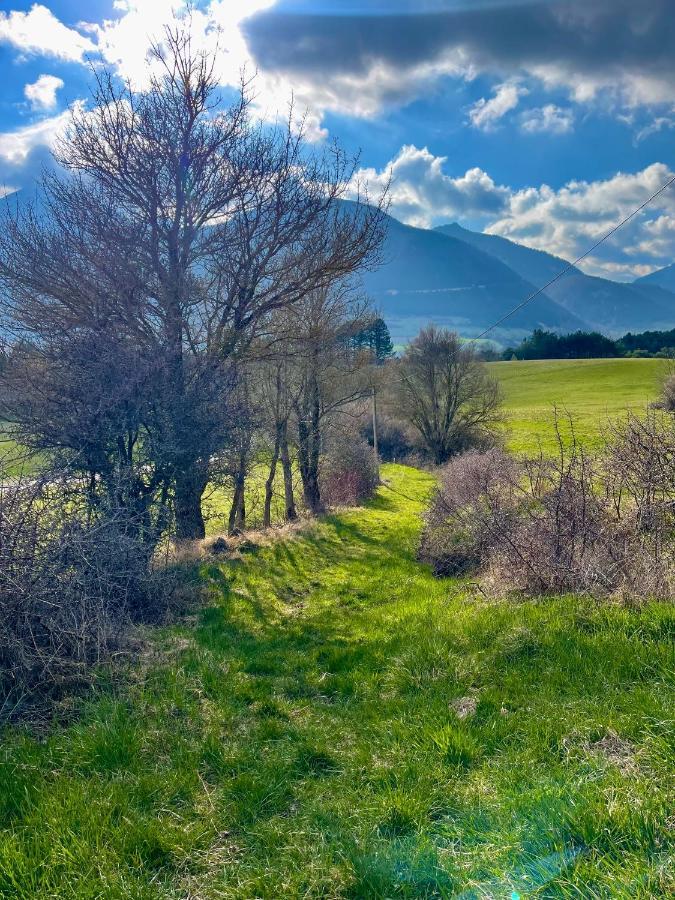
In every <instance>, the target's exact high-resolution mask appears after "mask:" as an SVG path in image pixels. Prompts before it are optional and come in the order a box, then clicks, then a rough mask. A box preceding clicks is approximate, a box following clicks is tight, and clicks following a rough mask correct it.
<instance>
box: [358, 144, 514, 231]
mask: <svg viewBox="0 0 675 900" xmlns="http://www.w3.org/2000/svg"><path fill="white" fill-rule="evenodd" d="M446 163H447V157H445V156H434V155H433V154H432V153H430V152H429V150H428V149H427V148H426V147H424V148H419V147H415V146H414V145H407V146H404V147H401V150H400V151H399V153H398V154H397V155H396V157H395V158H394V159H392V161H391V162H390V163H389V165H388V166H386V167H385V168H384V169H382V170H380V171H379V172H378V171H377V170H375V169H372V168H364V169H360V170H359V172H358V173H357V176H356V179H355V180H356V181H357V182H359V183H360V184H363V185H365V186H366V187H367V188H368V191H369V193H370V194H373V195H377V194H379V193H380V192H381V191H382V189H383V188H384V187H385V186H386V185H387V184H389V185H390V188H389V199H390V202H391V213H392V215H393V216H395V217H396V218H399V219H401V220H402V221H404V222H406V223H408V224H410V225H417V226H421V227H428V226H429V225H433V224H436V223H437V222H439V221H447V220H448V219H452V218H458V217H467V218H479V217H485V216H491V217H494V216H495V215H496V214H498V213H499V212H501V211H502V210H503V209H504V207H505V204H507V202H508V199H509V196H510V192H509V190H508V189H507V188H504V187H500V186H499V185H496V184H495V183H494V181H493V180H492V179H491V178H490V176H489V175H488V174H487V173H486V172H484V171H483V170H482V169H478V168H474V169H469V170H468V171H467V172H465V173H464V175H461V176H459V177H457V178H453V177H451V176H450V175H447V174H445V172H444V171H443V168H444V166H445V164H446Z"/></svg>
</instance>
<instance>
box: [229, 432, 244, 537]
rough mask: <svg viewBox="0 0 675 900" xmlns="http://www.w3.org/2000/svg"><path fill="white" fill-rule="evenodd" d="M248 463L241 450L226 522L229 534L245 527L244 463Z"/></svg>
mask: <svg viewBox="0 0 675 900" xmlns="http://www.w3.org/2000/svg"><path fill="white" fill-rule="evenodd" d="M247 462H248V453H247V451H246V450H242V451H241V452H240V454H239V467H238V469H237V473H236V475H235V476H234V496H233V497H232V506H231V507H230V515H229V517H228V522H227V530H228V533H229V534H233V533H234V532H235V531H237V530H239V531H243V530H244V528H245V527H246V502H245V490H246V463H247Z"/></svg>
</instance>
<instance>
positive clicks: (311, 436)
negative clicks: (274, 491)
mask: <svg viewBox="0 0 675 900" xmlns="http://www.w3.org/2000/svg"><path fill="white" fill-rule="evenodd" d="M320 403H321V397H320V394H319V385H318V382H317V380H316V378H312V385H311V393H310V403H309V406H310V408H309V410H308V411H307V412H306V413H305V415H304V416H303V415H300V416H298V461H299V463H300V477H301V478H302V491H303V495H304V498H305V503H306V505H307V508H308V509H309V510H310V512H311V513H312V514H313V515H319V514H320V513H322V512H324V509H325V508H324V505H323V501H322V499H321V489H320V486H319V460H320V455H321V406H320Z"/></svg>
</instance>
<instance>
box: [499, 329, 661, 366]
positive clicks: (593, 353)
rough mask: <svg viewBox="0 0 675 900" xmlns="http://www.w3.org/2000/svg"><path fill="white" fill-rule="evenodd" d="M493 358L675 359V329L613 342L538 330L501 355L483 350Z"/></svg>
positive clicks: (602, 337)
mask: <svg viewBox="0 0 675 900" xmlns="http://www.w3.org/2000/svg"><path fill="white" fill-rule="evenodd" d="M484 352H485V354H486V356H487V357H489V358H491V359H603V358H604V359H609V358H614V357H616V358H620V357H660V358H665V359H670V358H672V357H673V356H675V328H673V329H671V330H670V331H642V332H640V333H638V334H633V333H631V332H630V331H629V332H627V333H626V334H624V335H623V337H621V338H617V339H616V340H613V339H612V338H608V337H607V336H606V335H604V334H601V333H600V332H598V331H575V332H572V333H571V334H556V333H555V332H553V331H545V330H544V329H541V328H536V329H535V330H534V331H533V332H532V334H531V335H530V336H529V337H527V338H524V339H523V340H522V341H521V342H520V344H518V345H517V346H515V347H507V348H506V349H505V350H503V351H502V352H501V353H499V352H497V351H492V350H487V351H484Z"/></svg>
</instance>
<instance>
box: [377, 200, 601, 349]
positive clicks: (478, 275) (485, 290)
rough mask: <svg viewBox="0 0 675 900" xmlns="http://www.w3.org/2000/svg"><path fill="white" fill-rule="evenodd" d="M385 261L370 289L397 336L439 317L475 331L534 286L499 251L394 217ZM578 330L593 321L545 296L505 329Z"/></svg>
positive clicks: (516, 333)
mask: <svg viewBox="0 0 675 900" xmlns="http://www.w3.org/2000/svg"><path fill="white" fill-rule="evenodd" d="M382 260H383V264H382V265H381V266H380V267H379V268H378V269H377V270H376V271H374V272H369V273H367V274H366V275H365V276H364V279H363V280H364V287H365V289H366V291H367V292H368V294H369V295H370V296H371V297H372V298H373V300H374V301H375V303H376V304H377V306H378V307H379V308H380V309H381V311H382V314H383V315H384V317H385V318H386V320H387V323H388V324H389V326H390V329H391V331H392V335H393V337H394V340H396V341H404V340H407V339H409V338H410V337H412V336H413V335H414V334H415V333H416V332H417V331H418V330H419V328H420V327H421V326H422V325H425V324H426V323H427V322H429V321H431V320H433V321H435V322H436V323H437V324H440V325H445V326H447V327H449V328H454V329H456V330H458V331H459V332H460V333H461V334H464V335H466V336H473V335H476V334H477V333H478V332H479V331H480V330H481V329H483V328H486V327H487V326H489V325H491V324H492V323H493V322H494V321H495V320H496V319H498V318H499V317H500V316H502V315H503V314H504V313H505V312H507V311H508V310H509V309H511V308H512V307H514V306H516V305H517V304H518V303H520V302H521V301H522V300H523V299H524V298H525V297H527V296H528V295H529V294H531V293H533V292H534V290H535V287H534V286H533V284H532V283H531V282H530V281H528V280H527V279H526V278H523V277H522V275H521V274H519V273H518V272H515V271H514V270H513V269H512V268H510V267H509V266H508V265H505V264H504V263H503V262H501V261H500V260H499V259H496V258H495V257H494V256H492V255H490V254H488V253H484V252H483V251H482V250H481V249H478V248H476V247H471V246H470V245H469V244H468V243H466V242H465V241H461V240H458V239H456V238H454V237H451V236H448V235H445V234H442V233H440V232H437V231H431V230H427V229H422V228H413V227H411V226H409V225H404V224H402V223H401V222H399V221H397V220H396V219H394V218H392V217H391V216H389V217H387V236H386V240H385V245H384V248H383V252H382ZM539 327H541V328H548V329H552V330H556V331H557V330H567V331H569V330H575V329H577V328H584V327H586V321H585V320H584V319H583V318H582V317H580V316H578V315H576V314H575V313H574V312H570V311H569V310H566V309H565V308H563V307H562V306H561V305H560V304H558V303H556V301H555V300H552V299H551V298H550V297H549V296H546V295H542V296H540V297H538V298H537V299H536V301H534V302H533V303H532V304H530V305H529V306H528V307H527V308H526V309H524V310H522V311H521V312H519V313H517V314H516V315H515V316H513V318H512V319H510V320H509V322H508V324H507V325H506V326H505V327H504V328H503V329H502V330H501V336H502V337H503V338H504V339H507V340H508V339H513V338H514V337H520V336H522V335H523V334H526V333H529V332H530V331H532V329H533V328H539Z"/></svg>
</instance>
